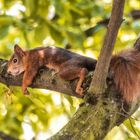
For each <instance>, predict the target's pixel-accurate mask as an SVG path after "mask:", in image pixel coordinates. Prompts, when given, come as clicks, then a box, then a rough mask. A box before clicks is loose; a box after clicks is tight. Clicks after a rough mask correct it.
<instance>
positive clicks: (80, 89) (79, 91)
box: [76, 87, 84, 96]
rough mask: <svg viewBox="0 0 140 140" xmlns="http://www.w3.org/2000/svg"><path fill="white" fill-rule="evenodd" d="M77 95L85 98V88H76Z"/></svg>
mask: <svg viewBox="0 0 140 140" xmlns="http://www.w3.org/2000/svg"><path fill="white" fill-rule="evenodd" d="M76 93H78V94H79V95H80V96H84V94H83V88H82V87H78V88H76Z"/></svg>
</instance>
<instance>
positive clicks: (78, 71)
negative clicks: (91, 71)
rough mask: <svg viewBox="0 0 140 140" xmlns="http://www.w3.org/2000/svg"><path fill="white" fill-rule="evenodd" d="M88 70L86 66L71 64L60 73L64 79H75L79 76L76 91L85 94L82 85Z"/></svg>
mask: <svg viewBox="0 0 140 140" xmlns="http://www.w3.org/2000/svg"><path fill="white" fill-rule="evenodd" d="M87 72H88V70H87V69H86V68H81V67H80V68H79V67H74V66H71V67H67V68H63V69H61V70H60V72H59V75H60V77H61V78H63V79H64V80H74V79H76V78H79V81H78V83H77V86H76V93H78V94H79V95H81V96H83V88H82V87H81V86H82V83H83V81H84V79H85V76H86V74H87Z"/></svg>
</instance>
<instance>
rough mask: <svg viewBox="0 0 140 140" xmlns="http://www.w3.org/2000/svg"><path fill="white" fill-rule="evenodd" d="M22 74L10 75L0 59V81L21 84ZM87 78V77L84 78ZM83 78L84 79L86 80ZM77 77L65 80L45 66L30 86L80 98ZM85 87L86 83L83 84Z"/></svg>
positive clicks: (5, 61) (5, 62)
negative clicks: (77, 90)
mask: <svg viewBox="0 0 140 140" xmlns="http://www.w3.org/2000/svg"><path fill="white" fill-rule="evenodd" d="M95 65H96V60H95ZM22 77H23V74H21V75H19V76H16V77H14V76H12V75H9V74H8V73H7V60H3V59H0V82H1V83H3V84H6V85H7V86H21V85H22ZM86 80H87V79H86ZM86 80H85V81H86ZM76 83H77V79H76V80H73V81H70V82H69V81H65V80H63V79H61V78H60V77H59V75H57V74H56V75H53V76H52V71H51V70H49V69H46V68H41V69H40V70H39V72H38V74H37V76H36V77H35V79H34V81H33V83H32V85H30V87H32V88H42V89H49V90H53V91H57V92H61V93H64V94H67V95H70V96H75V97H78V98H80V97H81V96H79V94H77V93H76V92H75V87H76ZM85 87H86V85H85Z"/></svg>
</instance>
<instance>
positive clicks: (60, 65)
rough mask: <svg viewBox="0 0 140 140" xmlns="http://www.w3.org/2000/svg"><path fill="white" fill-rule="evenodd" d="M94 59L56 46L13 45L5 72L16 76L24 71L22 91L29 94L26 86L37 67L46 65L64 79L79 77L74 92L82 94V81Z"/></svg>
mask: <svg viewBox="0 0 140 140" xmlns="http://www.w3.org/2000/svg"><path fill="white" fill-rule="evenodd" d="M95 65H96V60H94V59H92V58H89V57H85V56H82V55H79V54H76V53H74V52H70V51H68V50H66V49H62V48H58V47H54V46H53V47H38V48H35V49H32V50H29V51H23V50H22V49H21V48H20V47H19V46H18V45H15V46H14V54H13V55H12V57H11V59H10V60H9V62H8V69H7V72H8V73H10V74H12V75H14V76H16V75H19V74H20V73H22V72H24V75H23V81H22V91H23V93H24V94H29V93H28V90H27V87H28V86H29V85H31V84H32V81H33V79H34V77H35V76H36V74H37V72H38V69H39V68H40V67H42V66H46V67H47V68H49V69H53V70H54V71H55V73H57V74H59V76H60V77H61V78H63V79H64V80H73V79H76V78H79V81H78V83H77V86H76V93H77V94H79V95H80V96H83V88H82V87H81V86H82V83H83V81H84V79H85V76H86V74H87V72H88V71H91V70H94V69H95Z"/></svg>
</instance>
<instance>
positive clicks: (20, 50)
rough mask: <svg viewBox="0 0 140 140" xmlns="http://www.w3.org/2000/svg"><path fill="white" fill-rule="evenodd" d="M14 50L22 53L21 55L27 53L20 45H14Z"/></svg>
mask: <svg viewBox="0 0 140 140" xmlns="http://www.w3.org/2000/svg"><path fill="white" fill-rule="evenodd" d="M14 52H15V53H16V54H19V55H21V56H24V55H25V52H24V51H23V50H22V49H21V48H20V46H19V45H17V44H16V45H15V46H14Z"/></svg>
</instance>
